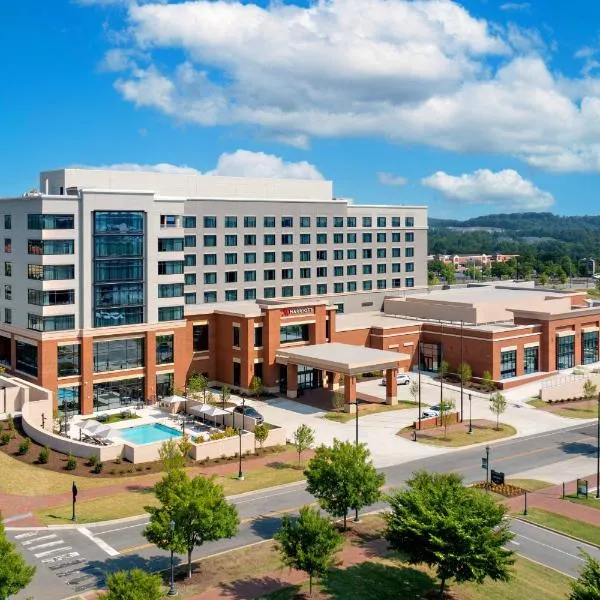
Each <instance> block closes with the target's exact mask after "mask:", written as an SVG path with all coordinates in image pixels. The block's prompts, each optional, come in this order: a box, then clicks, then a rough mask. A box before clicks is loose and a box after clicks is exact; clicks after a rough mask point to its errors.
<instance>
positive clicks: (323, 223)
mask: <svg viewBox="0 0 600 600" xmlns="http://www.w3.org/2000/svg"><path fill="white" fill-rule="evenodd" d="M186 219H190V220H187V221H186ZM296 219H297V221H296ZM345 220H346V227H356V226H357V222H358V219H357V217H346V218H345ZM295 222H297V223H298V225H299V226H300V227H302V228H304V227H312V226H313V225H315V226H316V227H319V228H321V227H330V226H333V227H344V217H324V216H323V217H314V218H313V217H309V216H303V217H292V216H289V217H280V218H279V226H280V227H285V228H289V227H294V223H295ZM360 222H361V224H362V226H363V227H373V223H374V222H375V223H376V226H377V227H388V225H391V227H402V217H376V219H373V217H361V220H360ZM242 223H243V226H244V227H247V228H254V227H256V226H257V218H256V217H255V216H245V217H243V219H242V218H241V217H238V216H236V215H227V216H225V217H223V227H224V228H226V229H236V228H237V227H239V226H241V224H242ZM202 224H203V226H204V229H217V227H219V219H218V217H216V216H205V217H203V219H202ZM195 226H196V217H184V227H189V228H191V227H195ZM414 226H415V219H414V217H404V227H414ZM263 227H267V228H274V227H277V217H263Z"/></svg>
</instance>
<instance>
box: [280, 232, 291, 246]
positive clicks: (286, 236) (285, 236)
mask: <svg viewBox="0 0 600 600" xmlns="http://www.w3.org/2000/svg"><path fill="white" fill-rule="evenodd" d="M281 243H282V244H283V245H284V246H291V245H292V244H293V243H294V236H293V234H291V233H282V234H281Z"/></svg>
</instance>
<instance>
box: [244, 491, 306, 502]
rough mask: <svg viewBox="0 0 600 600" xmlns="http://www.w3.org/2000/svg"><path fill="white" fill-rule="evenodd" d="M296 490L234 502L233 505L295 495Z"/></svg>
mask: <svg viewBox="0 0 600 600" xmlns="http://www.w3.org/2000/svg"><path fill="white" fill-rule="evenodd" d="M297 493H298V490H285V491H284V492H279V493H278V494H268V495H266V496H255V497H254V498H248V500H236V501H235V502H234V504H236V505H237V504H246V503H247V502H256V501H257V500H265V499H266V498H274V497H275V496H285V495H286V494H297Z"/></svg>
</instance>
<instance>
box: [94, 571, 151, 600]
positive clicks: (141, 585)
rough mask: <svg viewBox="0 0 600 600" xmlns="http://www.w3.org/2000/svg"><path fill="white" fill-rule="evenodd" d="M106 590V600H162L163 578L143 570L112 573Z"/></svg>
mask: <svg viewBox="0 0 600 600" xmlns="http://www.w3.org/2000/svg"><path fill="white" fill-rule="evenodd" d="M106 588H107V593H106V595H104V596H102V598H103V599H104V600H160V599H161V598H162V597H163V593H162V578H161V576H160V575H153V574H151V573H146V571H142V569H131V571H117V572H116V573H111V574H110V575H108V576H107V578H106Z"/></svg>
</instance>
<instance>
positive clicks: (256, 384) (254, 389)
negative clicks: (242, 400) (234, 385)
mask: <svg viewBox="0 0 600 600" xmlns="http://www.w3.org/2000/svg"><path fill="white" fill-rule="evenodd" d="M264 391H265V386H264V385H263V382H262V379H261V378H260V377H259V376H258V375H254V377H252V379H251V380H250V393H251V394H252V395H253V396H254V397H255V398H256V399H257V400H260V397H261V396H262V395H263V393H264Z"/></svg>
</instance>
